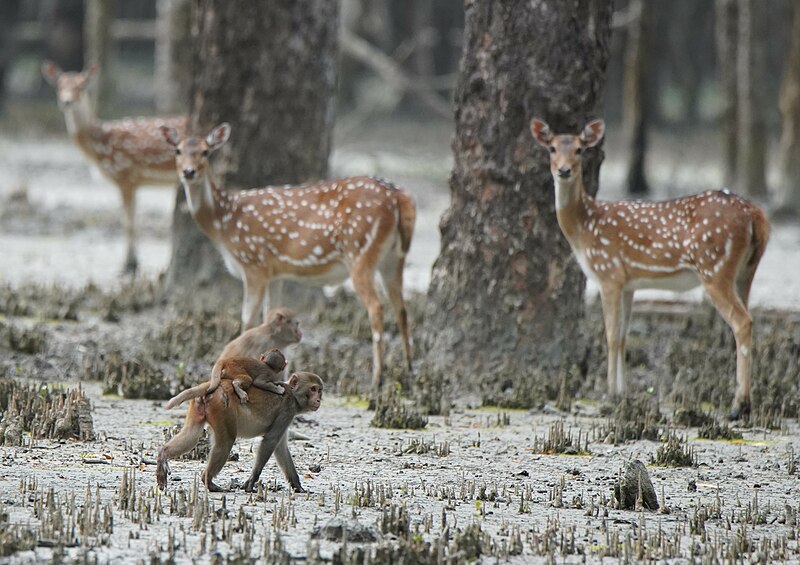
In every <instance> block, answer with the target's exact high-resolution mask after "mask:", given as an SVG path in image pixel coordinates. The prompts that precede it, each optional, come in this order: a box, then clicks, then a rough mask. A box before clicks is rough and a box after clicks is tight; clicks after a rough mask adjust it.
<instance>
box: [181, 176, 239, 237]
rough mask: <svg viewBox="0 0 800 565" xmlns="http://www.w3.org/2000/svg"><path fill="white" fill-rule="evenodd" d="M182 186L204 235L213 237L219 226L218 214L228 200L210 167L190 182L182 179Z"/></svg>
mask: <svg viewBox="0 0 800 565" xmlns="http://www.w3.org/2000/svg"><path fill="white" fill-rule="evenodd" d="M183 188H184V192H185V193H186V202H187V203H188V204H189V210H190V211H191V213H192V217H193V218H194V220H195V222H197V225H198V226H200V229H202V230H203V232H204V233H205V234H206V235H208V236H209V237H210V238H211V239H215V236H216V235H218V234H219V232H220V227H221V226H220V222H219V220H218V216H221V215H222V213H221V210H222V209H223V208H224V207H225V203H227V201H228V200H229V198H228V195H227V193H226V192H225V191H224V190H220V188H219V187H218V186H217V183H216V181H215V180H214V175H213V173H212V172H211V170H210V168H209V170H207V171H206V174H205V175H203V176H202V177H201V178H198V179H195V180H193V181H191V182H187V181H186V180H184V181H183Z"/></svg>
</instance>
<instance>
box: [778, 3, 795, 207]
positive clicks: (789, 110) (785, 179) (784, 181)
mask: <svg viewBox="0 0 800 565" xmlns="http://www.w3.org/2000/svg"><path fill="white" fill-rule="evenodd" d="M778 105H779V107H780V110H781V116H782V119H783V124H782V128H783V131H782V133H781V143H780V150H779V165H778V166H779V174H780V177H779V185H778V194H777V199H776V211H777V212H778V213H780V214H781V215H791V216H797V215H800V6H798V5H795V6H794V16H793V17H792V45H791V50H790V51H789V59H788V60H787V62H786V71H785V73H784V77H783V84H782V85H781V92H780V99H779V103H778Z"/></svg>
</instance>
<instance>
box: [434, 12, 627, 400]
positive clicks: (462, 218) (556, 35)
mask: <svg viewBox="0 0 800 565" xmlns="http://www.w3.org/2000/svg"><path fill="white" fill-rule="evenodd" d="M465 8H466V29H465V38H464V39H465V40H464V51H463V58H462V61H461V75H460V79H459V84H458V88H457V91H456V135H455V140H454V142H453V152H454V155H455V163H454V167H453V172H452V175H451V177H450V192H451V197H452V202H451V205H450V208H449V209H448V210H447V212H446V213H445V215H444V217H443V218H442V221H441V225H440V228H441V232H442V244H441V245H442V248H441V253H440V255H439V257H438V259H437V260H436V263H435V265H434V267H433V272H432V279H431V285H430V288H429V291H428V302H427V310H426V317H425V327H424V335H423V338H424V339H423V341H424V343H423V345H424V347H425V348H426V350H427V354H426V358H425V361H426V363H425V367H424V368H423V371H422V372H423V373H424V375H425V376H426V378H427V375H429V374H431V375H434V376H433V377H431V380H434V379H435V378H436V377H435V375H437V374H439V375H443V376H444V378H454V379H457V380H458V385H457V386H458V387H460V388H458V390H459V392H466V391H468V390H473V391H474V390H479V389H482V390H483V392H484V394H485V395H487V396H495V395H497V394H500V393H501V391H502V390H503V389H504V388H506V387H507V386H508V383H515V384H514V386H517V385H518V386H521V387H522V386H525V384H526V382H525V381H526V379H527V378H528V377H529V376H530V375H531V373H532V371H553V375H554V376H555V375H557V371H558V369H559V368H561V367H563V366H567V367H569V366H570V364H571V363H572V362H573V361H575V360H576V358H578V357H580V356H582V355H583V353H582V352H581V348H580V346H579V345H578V344H577V342H578V341H579V340H578V339H577V337H576V336H577V335H578V333H579V332H578V330H579V327H580V322H581V319H582V317H583V290H584V278H583V275H582V274H581V272H580V268H579V267H578V264H577V263H576V262H575V260H574V259H573V258H572V257H571V256H570V250H569V246H568V244H567V242H566V240H565V239H564V237H563V236H562V234H561V231H560V230H559V227H558V225H557V222H556V215H555V204H554V194H553V186H552V177H551V175H550V170H549V163H548V156H547V152H546V151H544V150H542V148H541V147H538V146H537V145H536V143H535V142H534V141H533V139H532V137H531V134H530V130H529V122H530V119H531V118H533V117H535V116H538V117H541V118H544V119H546V120H548V121H549V122H550V125H551V126H553V129H554V131H556V132H578V131H579V130H580V128H582V127H583V126H584V125H585V124H586V122H587V121H588V120H590V119H591V118H595V117H597V112H598V111H599V109H600V107H601V101H602V95H603V89H604V86H605V73H606V65H607V61H608V44H609V35H610V20H611V11H612V2H611V0H608V1H593V2H563V1H562V0H547V1H540V2H535V3H531V2H527V1H524V0H515V1H511V0H509V1H505V2H495V1H493V0H471V1H468V2H466V5H465ZM601 158H602V153H601V152H600V151H597V152H594V151H593V152H591V153H590V154H589V155H587V157H586V162H585V166H584V168H585V175H586V182H587V184H588V186H589V188H590V190H591V191H592V192H594V191H596V190H597V176H598V172H599V166H600V160H601ZM565 363H566V365H564V364H565ZM439 388H440V389H441V387H439ZM447 388H448V389H450V388H451V387H447ZM429 408H430V407H429Z"/></svg>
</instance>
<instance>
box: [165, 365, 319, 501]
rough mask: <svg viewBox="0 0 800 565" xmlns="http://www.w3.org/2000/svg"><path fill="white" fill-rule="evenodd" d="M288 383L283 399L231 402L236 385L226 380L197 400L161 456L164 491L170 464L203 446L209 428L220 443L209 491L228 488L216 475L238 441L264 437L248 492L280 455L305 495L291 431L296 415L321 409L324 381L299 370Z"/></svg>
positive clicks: (212, 459)
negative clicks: (289, 435)
mask: <svg viewBox="0 0 800 565" xmlns="http://www.w3.org/2000/svg"><path fill="white" fill-rule="evenodd" d="M287 385H288V387H287V390H286V394H284V395H282V396H278V395H275V394H271V393H269V392H266V391H263V390H261V389H257V388H256V389H252V390H251V394H250V401H249V402H248V403H246V404H241V403H239V402H229V399H230V395H231V393H232V392H233V385H232V383H231V382H230V381H227V380H224V381H222V382H221V384H220V386H219V388H218V389H217V390H216V391H214V392H213V393H212V394H210V395H209V396H201V397H199V398H196V399H193V400H192V402H191V403H190V404H189V411H188V413H187V414H186V421H185V422H184V424H183V428H182V429H181V431H180V432H179V433H178V434H177V435H176V436H174V437H173V438H172V439H170V440H169V441H168V442H167V443H166V444H165V445H164V446H163V447H162V448H161V449H160V450H159V452H158V464H157V468H156V481H157V483H158V486H159V488H161V489H162V490H163V489H165V488H166V486H167V475H168V474H169V465H168V461H169V460H170V459H173V458H175V457H178V456H179V455H182V454H183V453H186V452H187V451H189V450H191V449H192V448H193V447H194V446H195V445H197V442H198V441H199V440H200V437H201V435H202V432H203V429H204V428H205V426H206V424H208V425H209V426H211V431H212V434H213V436H214V439H213V442H212V447H211V451H210V453H209V455H208V462H207V463H206V468H205V471H203V474H202V477H201V480H202V481H203V484H205V485H206V488H208V490H209V491H212V492H217V491H221V490H222V489H221V488H220V487H219V486H218V485H216V484H215V483H214V477H216V476H217V474H219V472H220V470H221V469H222V467H223V466H224V465H225V462H226V461H227V460H228V455H229V454H230V451H231V448H232V447H233V444H234V442H235V441H236V438H237V437H241V438H253V437H257V436H262V439H261V444H260V445H259V447H258V452H257V453H256V460H255V464H254V465H253V471H252V473H251V474H250V477H249V478H248V479H247V481H246V482H245V484H244V489H245V491H247V492H253V491H254V490H255V487H256V484H257V483H258V479H259V477H260V476H261V471H262V470H263V469H264V465H266V463H267V461H268V460H269V458H270V456H271V455H272V454H273V452H274V453H275V460H276V461H277V463H278V466H279V467H280V468H281V470H282V471H283V474H284V475H285V476H286V479H287V480H288V481H289V484H290V485H291V486H292V488H293V489H294V490H295V491H296V492H304V491H303V487H302V485H301V484H300V477H299V476H298V474H297V469H296V468H295V466H294V461H293V460H292V455H291V454H290V453H289V448H288V445H287V433H286V432H287V430H288V428H289V424H291V422H292V420H293V419H294V417H295V416H296V415H298V414H302V413H304V412H314V411H316V410H317V409H319V407H320V404H321V402H322V389H323V386H324V383H323V382H322V379H321V378H320V377H319V376H317V375H315V374H314V373H306V372H298V373H292V376H291V377H290V378H289V381H288V382H287Z"/></svg>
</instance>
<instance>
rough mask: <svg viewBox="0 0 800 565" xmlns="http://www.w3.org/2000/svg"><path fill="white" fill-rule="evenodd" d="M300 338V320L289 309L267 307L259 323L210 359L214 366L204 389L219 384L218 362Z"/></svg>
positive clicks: (221, 371) (273, 390) (258, 352)
mask: <svg viewBox="0 0 800 565" xmlns="http://www.w3.org/2000/svg"><path fill="white" fill-rule="evenodd" d="M301 339H303V332H301V331H300V321H299V320H297V317H296V316H295V313H294V312H293V311H292V310H290V309H289V308H283V307H279V308H272V309H270V310H269V312H267V316H266V321H265V322H264V323H263V324H261V325H258V326H256V327H254V328H250V329H249V330H247V331H246V332H244V333H242V335H240V336H239V337H237V338H236V339H234V340H232V341H231V342H230V343H228V345H226V346H225V349H223V350H222V353H220V355H219V357H217V360H216V362H215V363H214V368H213V369H211V381H210V382H209V388H208V392H214V390H215V389H216V388H217V387H218V386H219V382H220V379H221V378H225V377H224V376H223V370H222V369H223V368H222V366H221V365H222V363H223V362H224V361H225V360H226V359H229V358H231V357H257V356H258V355H259V354H260V353H261V352H262V351H267V350H268V349H273V348H275V349H280V350H284V349H286V348H287V347H289V346H290V345H294V344H295V343H300V340H301ZM268 364H269V363H268ZM281 370H283V369H281ZM272 382H277V381H272ZM276 389H277V390H276ZM267 390H272V392H275V393H278V394H282V390H281V389H278V388H277V387H275V389H273V388H268V389H267ZM237 394H238V391H237ZM246 396H247V395H245V397H246ZM239 398H240V399H242V396H241V395H239Z"/></svg>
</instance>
